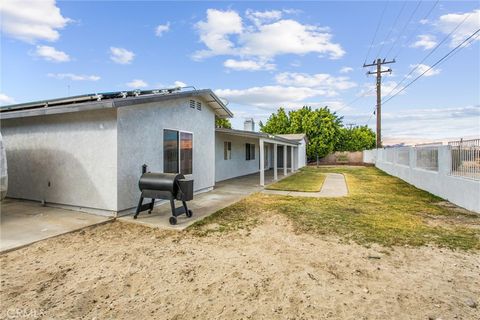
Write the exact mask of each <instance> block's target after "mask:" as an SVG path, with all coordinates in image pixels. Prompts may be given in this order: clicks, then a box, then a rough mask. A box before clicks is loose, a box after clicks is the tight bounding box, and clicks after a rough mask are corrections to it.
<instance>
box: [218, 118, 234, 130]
mask: <svg viewBox="0 0 480 320" xmlns="http://www.w3.org/2000/svg"><path fill="white" fill-rule="evenodd" d="M215 127H216V128H227V129H232V124H231V123H230V120H228V119H222V118H217V117H216V118H215Z"/></svg>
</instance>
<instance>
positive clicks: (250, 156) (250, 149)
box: [245, 143, 255, 160]
mask: <svg viewBox="0 0 480 320" xmlns="http://www.w3.org/2000/svg"><path fill="white" fill-rule="evenodd" d="M245 159H246V160H255V145H254V144H251V143H246V144H245Z"/></svg>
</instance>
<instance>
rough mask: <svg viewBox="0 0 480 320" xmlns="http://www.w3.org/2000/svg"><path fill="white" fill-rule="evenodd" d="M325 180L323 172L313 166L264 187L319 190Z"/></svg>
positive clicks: (307, 190) (284, 189)
mask: <svg viewBox="0 0 480 320" xmlns="http://www.w3.org/2000/svg"><path fill="white" fill-rule="evenodd" d="M324 181H325V174H323V173H322V172H320V171H319V170H317V169H316V168H313V167H305V168H302V169H300V171H299V172H297V173H295V174H293V175H291V176H289V177H286V178H285V179H282V180H280V181H278V182H276V183H272V184H270V185H268V186H267V187H266V189H268V190H283V191H301V192H319V191H320V189H322V185H323V182H324Z"/></svg>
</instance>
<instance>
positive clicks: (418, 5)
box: [386, 0, 422, 56]
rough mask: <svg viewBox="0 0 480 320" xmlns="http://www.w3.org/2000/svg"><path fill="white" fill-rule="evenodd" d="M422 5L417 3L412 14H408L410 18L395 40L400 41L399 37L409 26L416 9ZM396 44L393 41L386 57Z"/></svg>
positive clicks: (419, 2)
mask: <svg viewBox="0 0 480 320" xmlns="http://www.w3.org/2000/svg"><path fill="white" fill-rule="evenodd" d="M421 3H422V1H421V0H420V1H418V2H417V5H416V6H415V8H414V9H413V11H412V13H411V14H410V17H409V18H408V20H407V22H406V23H405V24H404V25H403V28H402V31H400V33H399V34H398V37H397V39H400V37H401V36H402V34H403V33H404V32H405V30H406V29H407V27H408V25H409V24H410V22H411V21H412V19H413V17H414V16H415V13H417V11H418V8H419V7H420V4H421ZM395 44H396V41H394V42H393V43H392V47H391V48H390V49H389V50H388V52H387V54H386V56H388V55H389V54H390V51H391V50H392V48H393V47H394V46H395Z"/></svg>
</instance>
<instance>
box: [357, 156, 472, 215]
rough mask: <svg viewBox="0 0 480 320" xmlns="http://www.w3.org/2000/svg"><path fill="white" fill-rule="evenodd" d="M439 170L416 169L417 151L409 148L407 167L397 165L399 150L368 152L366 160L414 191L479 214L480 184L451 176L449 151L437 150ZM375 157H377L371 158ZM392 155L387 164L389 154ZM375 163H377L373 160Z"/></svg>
mask: <svg viewBox="0 0 480 320" xmlns="http://www.w3.org/2000/svg"><path fill="white" fill-rule="evenodd" d="M437 149H438V170H436V171H432V170H425V169H421V168H418V167H417V166H416V149H415V148H412V147H410V148H408V153H409V162H408V164H400V163H398V162H399V161H398V148H389V149H377V150H372V151H369V152H368V155H367V157H366V159H365V160H367V161H375V166H376V167H377V168H379V169H380V170H382V171H384V172H386V173H388V174H391V175H393V176H395V177H398V178H400V179H402V180H404V181H406V182H408V183H410V184H412V185H414V186H415V187H417V188H419V189H422V190H425V191H428V192H430V193H432V194H434V195H436V196H439V197H442V198H444V199H446V200H448V201H450V202H452V203H455V204H456V205H458V206H461V207H463V208H466V209H468V210H472V211H474V212H477V213H480V197H479V196H478V195H479V194H480V181H478V180H473V179H467V178H463V177H457V176H452V175H450V171H449V170H450V161H451V160H450V157H451V156H450V149H449V147H448V146H438V147H437ZM372 152H373V153H376V155H372ZM388 152H391V153H393V157H392V160H393V161H388V160H387V158H388V157H387V153H388ZM373 159H375V160H373Z"/></svg>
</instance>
